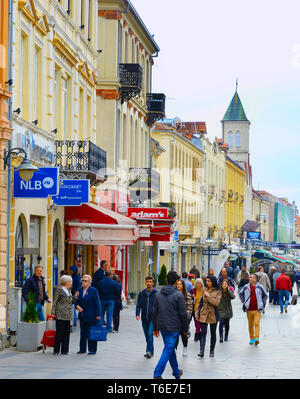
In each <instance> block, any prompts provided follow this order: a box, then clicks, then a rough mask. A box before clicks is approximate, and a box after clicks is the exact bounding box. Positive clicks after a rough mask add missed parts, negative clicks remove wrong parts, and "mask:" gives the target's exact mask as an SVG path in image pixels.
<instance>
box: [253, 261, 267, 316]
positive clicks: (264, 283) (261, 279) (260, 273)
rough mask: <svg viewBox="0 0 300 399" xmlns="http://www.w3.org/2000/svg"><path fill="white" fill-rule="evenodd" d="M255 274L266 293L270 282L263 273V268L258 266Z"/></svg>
mask: <svg viewBox="0 0 300 399" xmlns="http://www.w3.org/2000/svg"><path fill="white" fill-rule="evenodd" d="M256 274H257V276H258V282H259V284H260V285H262V286H263V287H264V289H265V291H266V293H268V292H269V291H270V290H271V283H270V280H269V277H268V275H267V274H266V273H265V269H264V268H263V267H262V266H259V268H258V272H257V273H256ZM263 313H264V310H263Z"/></svg>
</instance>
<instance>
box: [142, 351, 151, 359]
mask: <svg viewBox="0 0 300 399" xmlns="http://www.w3.org/2000/svg"><path fill="white" fill-rule="evenodd" d="M152 356H153V355H152V353H150V352H147V353H146V354H145V355H144V357H146V358H147V359H150V358H151V357H152Z"/></svg>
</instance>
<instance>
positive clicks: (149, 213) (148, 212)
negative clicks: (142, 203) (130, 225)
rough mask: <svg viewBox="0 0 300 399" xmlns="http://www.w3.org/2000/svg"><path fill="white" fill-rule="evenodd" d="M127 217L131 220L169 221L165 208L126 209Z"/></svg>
mask: <svg viewBox="0 0 300 399" xmlns="http://www.w3.org/2000/svg"><path fill="white" fill-rule="evenodd" d="M128 217H130V218H132V219H148V220H149V219H155V220H159V219H169V218H168V209H167V208H128Z"/></svg>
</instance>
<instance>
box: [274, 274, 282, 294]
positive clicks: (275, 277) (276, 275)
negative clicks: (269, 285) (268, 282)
mask: <svg viewBox="0 0 300 399" xmlns="http://www.w3.org/2000/svg"><path fill="white" fill-rule="evenodd" d="M279 276H280V273H279V272H275V273H274V274H273V287H274V291H277V290H276V285H275V283H276V280H277V278H278V277H279Z"/></svg>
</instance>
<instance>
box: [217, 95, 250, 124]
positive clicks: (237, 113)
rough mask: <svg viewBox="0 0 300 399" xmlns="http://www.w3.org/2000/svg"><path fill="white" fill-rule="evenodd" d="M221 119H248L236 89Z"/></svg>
mask: <svg viewBox="0 0 300 399" xmlns="http://www.w3.org/2000/svg"><path fill="white" fill-rule="evenodd" d="M223 121H248V119H247V117H246V114H245V111H244V108H243V106H242V103H241V100H240V97H239V95H238V93H237V91H236V92H235V93H234V96H233V98H232V100H231V103H230V105H229V107H228V109H227V111H226V114H225V115H224V118H223V119H222V122H223ZM248 122H249V121H248Z"/></svg>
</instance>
